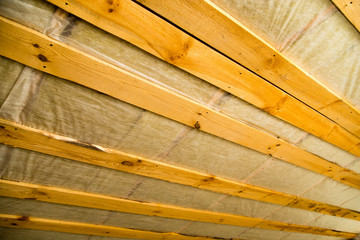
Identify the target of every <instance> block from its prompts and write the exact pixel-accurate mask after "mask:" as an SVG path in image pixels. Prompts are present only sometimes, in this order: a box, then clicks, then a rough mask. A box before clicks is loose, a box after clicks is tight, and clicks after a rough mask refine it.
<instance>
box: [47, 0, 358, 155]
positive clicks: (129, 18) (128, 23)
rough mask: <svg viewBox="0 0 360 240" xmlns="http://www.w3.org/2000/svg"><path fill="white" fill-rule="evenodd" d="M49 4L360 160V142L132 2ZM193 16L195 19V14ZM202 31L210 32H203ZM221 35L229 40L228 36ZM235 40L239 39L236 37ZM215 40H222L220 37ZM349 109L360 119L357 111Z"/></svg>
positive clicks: (329, 97)
mask: <svg viewBox="0 0 360 240" xmlns="http://www.w3.org/2000/svg"><path fill="white" fill-rule="evenodd" d="M49 1H50V2H52V3H54V4H56V5H57V6H59V7H61V8H64V9H65V10H66V11H69V12H71V13H72V14H74V15H77V16H79V17H80V18H82V19H84V20H86V21H88V22H90V23H92V24H94V25H96V26H98V27H100V28H102V29H104V30H106V31H108V32H110V33H112V34H114V35H116V36H118V37H121V38H123V39H125V40H126V41H128V42H130V43H132V44H134V45H136V46H138V47H140V48H142V49H143V50H145V51H147V52H149V53H151V54H153V55H155V56H157V57H159V58H161V59H163V60H165V61H167V62H169V63H171V64H173V65H175V66H177V67H180V68H182V69H184V70H186V71H188V72H190V73H192V74H194V75H196V76H198V77H200V78H202V79H204V80H205V81H208V82H210V83H212V84H214V85H215V86H217V87H219V88H222V89H224V90H225V91H228V92H230V93H232V94H234V95H235V96H237V97H239V98H241V99H243V100H245V101H247V102H249V103H251V104H253V105H255V106H257V107H259V108H261V109H263V110H265V111H267V112H268V113H270V114H272V115H274V116H276V117H278V118H280V119H283V120H285V121H287V122H289V123H291V124H293V125H295V126H297V127H299V128H301V129H303V130H305V131H307V132H309V133H311V134H314V135H315V136H318V137H320V138H322V139H324V140H325V141H328V142H330V143H332V144H334V145H336V146H338V147H340V148H342V149H344V150H346V151H349V152H351V153H353V154H354V155H357V156H360V145H359V138H357V137H355V136H354V135H353V134H351V133H350V132H348V131H346V130H345V129H344V128H342V127H340V126H339V125H338V124H335V123H334V122H333V121H331V120H329V119H328V118H327V117H325V116H323V115H321V114H319V113H318V112H316V111H315V110H313V109H312V108H310V107H308V106H306V105H305V104H303V103H302V102H300V101H298V100H296V99H295V98H293V97H292V96H290V95H288V94H286V93H285V92H283V91H281V90H280V89H278V88H277V87H275V86H273V85H272V84H270V83H268V82H266V81H264V80H263V79H262V78H260V77H258V76H257V75H255V74H253V73H252V72H250V71H248V70H247V69H245V68H243V67H242V66H240V65H239V64H236V63H234V62H233V61H231V60H229V59H228V58H226V57H224V56H223V55H221V54H219V53H218V52H216V51H214V50H212V49H210V48H209V47H207V46H206V45H204V44H202V43H200V42H199V41H197V40H196V39H194V38H192V37H191V36H189V35H187V34H185V33H184V32H182V31H181V30H179V29H177V28H176V27H174V26H172V25H171V24H169V23H167V22H165V21H164V20H162V19H160V18H158V17H156V16H155V15H154V14H151V13H150V12H148V11H146V10H145V9H143V8H142V7H140V6H138V5H136V4H135V3H134V2H131V1H128V0H124V1H111V2H112V4H110V5H109V2H106V1H101V0H98V1H91V2H90V1H86V0H69V1H67V0H49ZM156 2H157V1H149V2H146V3H147V4H149V6H150V7H152V6H153V4H155V5H156ZM65 3H66V4H65ZM199 3H201V1H189V2H188V3H187V4H188V5H190V6H191V5H192V4H194V5H196V4H199ZM117 4H118V5H119V6H118V5H117ZM187 4H185V3H184V2H183V1H164V3H161V4H160V8H166V6H167V5H171V6H172V7H175V8H177V10H179V11H180V13H182V11H183V9H184V10H186V11H187V10H189V9H188V8H189V6H187ZM170 10H171V9H170ZM170 10H169V11H170ZM190 10H191V8H190ZM190 10H189V11H190ZM178 16H179V14H178ZM194 16H197V15H196V12H195V13H194ZM174 17H175V16H174ZM183 19H184V21H185V22H186V21H187V18H186V17H184V18H183ZM220 20H221V19H220ZM200 22H201V21H200ZM206 24H207V25H203V24H202V25H201V28H202V29H203V30H204V31H206V30H209V31H211V33H210V36H211V37H213V36H215V35H214V34H213V32H212V28H210V27H209V26H212V25H211V24H216V23H214V22H211V24H210V23H206ZM203 26H207V27H206V28H203ZM233 27H237V26H233ZM226 29H227V28H226ZM215 34H216V33H215ZM222 34H223V35H224V36H226V34H227V33H222ZM231 37H234V36H231ZM235 37H238V35H236V36H235ZM216 39H221V38H218V37H217V38H216ZM230 40H232V39H228V40H226V42H227V44H222V41H221V43H219V44H220V45H222V46H223V47H227V46H229V47H234V48H235V49H231V50H230V51H231V52H232V53H234V52H236V51H235V50H238V49H237V47H238V45H237V44H229V43H231V41H230ZM237 40H238V39H237ZM234 41H235V40H234ZM259 49H260V48H259ZM261 49H262V48H261ZM271 56H273V55H271ZM240 58H241V59H242V58H243V56H242V55H241V57H240ZM279 58H282V56H281V55H279ZM255 62H256V63H261V62H262V61H260V60H258V59H256V61H255ZM277 65H278V64H277ZM277 65H276V66H277ZM312 90H314V92H315V94H314V95H316V96H318V97H319V98H320V99H321V100H322V101H324V99H326V101H328V102H326V104H330V103H332V102H335V101H337V98H335V97H333V95H331V94H330V95H324V94H321V92H319V91H320V90H319V89H316V88H314V89H312ZM318 92H319V93H318ZM310 93H311V92H310ZM338 106H339V109H338V110H337V111H338V113H339V114H337V117H340V118H341V119H342V122H346V123H347V124H345V125H352V126H354V123H355V126H356V128H360V118H359V119H357V118H356V117H354V119H357V120H356V121H354V119H353V118H351V119H350V120H348V118H347V117H345V118H344V117H343V116H345V115H344V113H343V112H342V111H343V109H342V108H341V106H343V105H342V103H340V102H336V104H332V105H331V107H334V108H335V107H338ZM318 107H319V108H321V107H323V105H321V104H320V105H319V106H318ZM325 110H326V109H324V111H325ZM348 110H349V111H352V112H353V114H354V115H356V110H352V109H348ZM338 115H341V116H338ZM359 116H360V115H359ZM345 125H344V126H345Z"/></svg>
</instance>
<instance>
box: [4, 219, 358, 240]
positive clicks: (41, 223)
mask: <svg viewBox="0 0 360 240" xmlns="http://www.w3.org/2000/svg"><path fill="white" fill-rule="evenodd" d="M0 226H1V227H8V228H22V229H36V230H45V231H54V232H64V233H75V234H85V235H95V236H107V237H120V238H134V239H149V240H218V238H209V237H196V236H189V235H182V234H177V233H166V232H165V233H163V232H152V231H143V230H136V229H129V228H122V227H113V226H104V225H96V224H90V223H80V222H68V221H62V220H53V219H44V218H36V217H28V216H16V215H9V214H0ZM348 236H351V234H348ZM223 240H226V239H223ZM229 240H230V239H229ZM233 240H240V239H235V238H233Z"/></svg>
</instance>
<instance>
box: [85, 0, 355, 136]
mask: <svg viewBox="0 0 360 240" xmlns="http://www.w3.org/2000/svg"><path fill="white" fill-rule="evenodd" d="M81 1H82V2H86V1H85V0H81ZM137 1H138V2H141V3H142V4H144V5H145V6H147V7H148V8H150V9H152V10H154V11H155V12H157V13H159V14H160V15H162V16H164V17H165V18H167V19H169V20H170V21H172V22H174V23H175V24H176V25H178V26H180V27H182V28H183V29H185V30H186V31H188V32H190V33H191V34H193V35H194V36H196V37H198V38H199V39H201V40H203V41H204V42H206V43H207V44H209V45H211V46H212V47H214V48H216V49H217V50H219V51H220V52H222V53H224V54H225V55H227V56H229V57H230V58H232V59H234V60H235V61H237V62H238V63H240V64H242V65H243V66H246V67H247V68H249V69H250V70H252V71H253V72H255V73H257V74H259V75H260V76H262V77H264V78H265V79H267V80H268V81H270V82H272V83H273V84H275V85H276V86H278V87H280V88H281V89H283V90H285V91H286V92H288V93H290V94H291V95H292V96H295V97H296V98H297V99H300V100H301V101H302V102H304V103H306V104H308V105H309V106H311V107H312V108H314V109H316V110H317V111H319V112H321V113H323V114H324V115H325V116H327V117H329V118H330V119H332V120H333V121H334V122H336V123H338V124H339V125H340V126H342V127H344V128H345V129H347V130H349V131H350V132H352V133H353V134H355V135H356V136H360V111H359V110H358V109H355V107H353V106H352V105H351V104H349V103H348V102H347V101H346V100H344V99H342V98H341V97H340V96H338V95H337V94H336V93H334V92H333V91H331V90H330V89H328V88H327V87H326V86H324V85H323V84H321V83H320V82H319V81H317V80H316V79H315V78H314V77H312V76H311V75H310V74H309V73H307V72H305V71H304V70H303V69H301V68H300V67H299V66H297V65H296V64H295V63H294V62H292V61H290V60H289V59H287V58H286V57H285V56H284V55H283V54H282V53H281V52H279V51H277V50H276V49H275V48H273V47H272V46H270V45H269V44H268V43H266V41H264V40H262V39H261V38H260V37H258V36H257V35H256V34H254V33H253V32H251V31H250V30H249V29H247V28H246V27H245V26H243V25H242V24H241V23H240V22H239V21H238V20H236V19H235V18H233V17H232V16H230V15H229V14H228V13H226V12H225V11H223V10H222V9H221V8H219V7H218V6H216V5H215V4H214V3H212V1H211V0H199V1H189V0H176V1H166V0H151V1H148V0H137ZM340 1H341V0H340ZM346 2H349V1H346ZM353 2H354V3H355V2H357V4H359V6H360V3H359V2H360V1H358V0H356V1H353ZM87 5H89V4H87ZM104 5H106V4H105V1H104V4H103V7H102V9H104V8H105V6H104ZM352 5H354V6H355V5H356V4H352ZM108 8H109V7H108ZM348 9H349V11H350V8H348ZM99 10H100V9H99ZM358 13H360V12H358ZM107 15H109V14H107ZM353 16H354V17H355V18H356V17H357V20H359V19H360V17H359V16H360V15H359V14H358V15H353ZM359 21H360V20H359ZM204 26H206V27H204ZM294 111H296V109H294ZM310 126H311V125H310Z"/></svg>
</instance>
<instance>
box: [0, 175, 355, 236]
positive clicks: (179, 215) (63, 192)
mask: <svg viewBox="0 0 360 240" xmlns="http://www.w3.org/2000/svg"><path fill="white" fill-rule="evenodd" d="M0 196H5V197H14V198H22V199H32V200H37V201H43V202H51V203H60V204H67V205H72V206H79V207H88V208H97V209H103V210H110V211H118V212H127V213H135V214H143V215H148V216H159V217H167V218H174V219H183V220H189V221H199V222H208V223H217V224H226V225H234V226H242V227H258V228H264V229H271V230H279V231H287V232H297V233H310V234H318V235H324V236H335V237H347V236H349V233H345V232H339V231H334V230H331V229H326V228H320V227H311V226H303V225H297V224H289V223H283V222H276V221H269V220H264V219H261V218H252V217H245V216H239V215H233V214H226V213H219V212H211V211H205V210H199V209H192V208H183V207H177V206H171V205H165V204H156V203H149V202H140V201H134V200H128V199H123V198H116V197H111V196H104V195H99V194H93V193H86V192H79V191H72V190H68V189H63V188H56V187H47V186H41V185H35V184H29V183H22V182H13V181H6V180H0Z"/></svg>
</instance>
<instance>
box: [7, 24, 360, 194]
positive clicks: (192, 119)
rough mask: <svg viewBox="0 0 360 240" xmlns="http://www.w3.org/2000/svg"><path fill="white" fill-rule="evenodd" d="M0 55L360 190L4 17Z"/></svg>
mask: <svg viewBox="0 0 360 240" xmlns="http://www.w3.org/2000/svg"><path fill="white" fill-rule="evenodd" d="M0 54H1V55H2V56H5V57H8V58H10V59H13V60H15V61H18V62H20V63H23V64H25V65H28V66H30V67H33V68H36V69H39V70H42V71H44V72H47V73H50V74H53V75H55V76H57V77H61V78H64V79H67V80H70V81H73V82H76V83H78V84H81V85H84V86H86V87H89V88H92V89H95V90H97V91H99V92H102V93H105V94H108V95H110V96H112V97H115V98H117V99H119V100H122V101H125V102H128V103H130V104H133V105H135V106H137V107H140V108H144V109H146V110H149V111H151V112H154V113H157V114H159V115H161V116H164V117H167V118H169V119H172V120H175V121H178V122H180V123H183V124H185V125H188V126H192V127H195V128H197V129H199V130H202V131H204V132H207V133H210V134H213V135H215V136H218V137H221V138H223V139H226V140H228V141H232V142H234V143H237V144H241V145H243V146H245V147H248V148H252V149H254V150H257V151H259V152H262V153H265V154H269V155H271V156H274V157H276V158H278V159H281V160H284V161H286V162H289V163H292V164H295V165H298V166H301V167H303V168H306V169H308V170H311V171H314V172H317V173H320V174H323V175H325V176H327V177H330V178H332V179H334V180H336V181H339V182H341V183H344V184H347V185H349V186H352V187H355V188H359V189H360V174H358V173H356V172H353V171H351V170H349V169H346V168H343V167H340V166H338V165H336V164H334V163H331V162H329V161H326V160H325V159H323V158H321V157H319V156H316V155H314V154H311V153H309V152H307V151H305V150H303V149H301V148H298V147H296V146H295V145H292V144H290V143H288V142H286V141H284V140H282V139H280V138H277V137H275V136H273V135H271V134H268V133H266V132H263V131H262V130H260V129H258V128H255V127H253V126H251V125H249V124H247V123H245V122H242V121H238V120H235V119H233V118H231V117H229V116H226V115H225V114H222V113H220V112H218V111H216V110H214V109H212V108H209V107H207V106H205V105H204V104H200V103H198V102H195V101H194V100H191V99H190V98H188V97H185V96H182V95H180V94H178V93H176V92H174V91H171V90H169V89H167V88H164V87H162V86H159V85H157V84H155V83H153V82H151V81H148V80H146V79H145V78H143V77H140V76H137V75H135V74H132V73H130V72H129V71H128V70H125V69H121V68H119V67H116V66H113V65H111V64H109V63H106V62H104V61H102V60H100V59H97V58H95V57H92V56H91V55H89V54H86V53H84V52H82V51H80V50H77V49H75V48H72V47H70V46H68V45H66V44H63V43H61V42H59V41H57V40H54V39H51V38H48V37H47V36H45V35H43V34H41V33H39V32H36V31H34V30H32V29H29V28H27V27H24V26H22V25H20V24H17V23H15V22H12V21H10V20H7V19H5V18H0ZM333 132H336V129H334V131H333ZM359 147H360V146H359Z"/></svg>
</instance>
